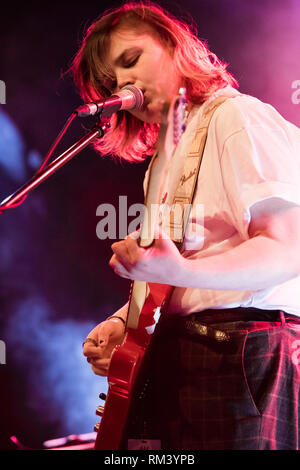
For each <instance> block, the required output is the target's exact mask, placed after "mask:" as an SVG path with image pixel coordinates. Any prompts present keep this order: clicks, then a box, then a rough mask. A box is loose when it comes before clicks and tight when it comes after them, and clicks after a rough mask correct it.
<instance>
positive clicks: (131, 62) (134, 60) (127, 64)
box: [123, 55, 140, 69]
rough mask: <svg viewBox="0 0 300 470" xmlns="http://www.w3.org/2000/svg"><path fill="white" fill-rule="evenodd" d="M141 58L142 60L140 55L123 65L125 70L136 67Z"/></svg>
mask: <svg viewBox="0 0 300 470" xmlns="http://www.w3.org/2000/svg"><path fill="white" fill-rule="evenodd" d="M139 58H140V55H138V56H137V57H135V58H134V59H133V60H129V61H126V62H124V63H123V67H124V69H130V68H131V67H134V66H135V65H136V63H137V62H138V60H139Z"/></svg>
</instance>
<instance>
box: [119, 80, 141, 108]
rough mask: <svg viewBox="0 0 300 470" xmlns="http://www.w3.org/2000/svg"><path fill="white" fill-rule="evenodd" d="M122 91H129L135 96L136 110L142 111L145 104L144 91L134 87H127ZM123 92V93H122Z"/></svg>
mask: <svg viewBox="0 0 300 470" xmlns="http://www.w3.org/2000/svg"><path fill="white" fill-rule="evenodd" d="M122 90H129V91H131V93H132V94H133V95H134V98H135V106H134V108H135V109H141V108H142V106H143V103H144V94H143V92H142V90H140V89H139V88H137V87H136V86H133V85H125V86H124V87H123V88H122ZM122 90H121V91H122Z"/></svg>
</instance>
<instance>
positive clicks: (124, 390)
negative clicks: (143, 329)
mask: <svg viewBox="0 0 300 470" xmlns="http://www.w3.org/2000/svg"><path fill="white" fill-rule="evenodd" d="M146 335H147V334H146ZM146 335H145V334H138V333H137V331H136V330H130V329H129V330H128V331H127V333H126V337H125V340H124V343H123V344H122V345H121V346H116V348H115V350H114V353H113V355H112V359H111V363H110V368H109V375H108V384H109V390H108V394H107V398H106V404H105V409H104V412H103V415H102V418H101V423H100V427H99V432H98V434H97V439H96V442H95V449H96V450H117V449H119V448H120V445H121V441H122V436H123V431H124V428H125V427H126V423H127V417H128V411H129V407H130V404H131V398H132V389H133V386H134V384H135V380H136V377H137V374H138V372H139V370H140V367H141V364H142V361H143V358H144V354H145V351H146V349H147V347H148V344H149V341H150V335H147V336H146Z"/></svg>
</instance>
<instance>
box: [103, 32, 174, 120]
mask: <svg viewBox="0 0 300 470" xmlns="http://www.w3.org/2000/svg"><path fill="white" fill-rule="evenodd" d="M151 33H152V31H151V30H150V28H148V30H146V29H143V30H133V29H129V28H128V27H120V28H119V29H117V30H115V31H114V32H113V33H112V34H111V36H110V48H109V52H108V57H107V60H108V63H109V66H110V67H111V69H112V71H113V73H114V75H115V77H116V79H115V81H114V83H110V84H108V87H109V88H110V91H111V92H117V91H119V90H120V89H121V88H122V87H124V86H125V85H126V84H131V85H134V86H136V87H137V88H140V89H141V90H142V91H143V93H144V98H145V101H144V105H143V109H142V110H132V111H130V112H131V113H132V114H133V115H134V116H136V117H137V118H139V119H141V120H142V121H145V122H151V123H160V122H162V121H163V120H165V113H164V110H165V108H166V107H165V104H169V103H170V102H171V100H172V98H173V97H175V96H176V95H177V94H178V90H179V88H180V86H181V82H182V80H181V77H179V75H178V73H177V72H176V71H175V67H174V61H173V58H172V55H171V52H170V51H169V50H168V49H167V48H166V47H164V46H163V45H162V44H161V43H160V41H159V40H158V39H157V38H156V37H155V34H153V33H152V34H151Z"/></svg>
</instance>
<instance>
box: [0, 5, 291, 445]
mask: <svg viewBox="0 0 300 470" xmlns="http://www.w3.org/2000/svg"><path fill="white" fill-rule="evenodd" d="M119 4H120V2H114V3H112V2H107V1H102V2H96V1H94V2H91V1H86V2H80V3H79V2H63V3H60V2H42V3H41V2H36V3H34V2H33V3H30V4H27V3H26V2H24V3H18V4H17V6H16V5H15V4H13V2H10V3H9V2H6V4H5V5H4V4H3V5H1V14H0V16H1V19H0V25H1V27H0V53H1V59H0V80H2V81H3V82H4V83H5V104H1V107H0V200H1V201H2V200H3V199H4V198H5V197H6V196H8V195H9V194H11V193H12V192H13V191H14V190H16V189H17V188H18V187H19V186H21V185H22V184H23V183H24V182H25V181H27V180H28V179H29V178H30V177H31V175H33V173H34V171H35V170H36V169H37V167H38V166H39V164H40V163H41V159H42V158H43V156H44V155H45V154H46V152H47V150H48V148H49V147H50V145H51V143H52V141H53V140H54V138H55V137H56V135H57V134H58V132H59V130H60V129H61V128H62V126H63V124H64V123H65V121H66V119H67V117H68V116H69V115H70V114H71V112H72V111H73V109H74V108H76V107H77V106H78V105H79V104H80V103H81V101H80V98H79V95H78V93H77V92H76V90H75V89H74V86H73V83H72V79H71V77H70V76H68V75H64V73H65V72H66V71H67V69H68V67H69V66H70V64H71V60H72V58H73V56H74V54H75V53H76V51H77V49H78V46H79V43H80V40H81V38H82V35H83V32H84V31H85V29H86V27H87V26H88V25H89V24H90V23H91V22H92V21H93V20H94V19H95V18H96V17H97V16H99V15H100V14H101V13H102V12H103V11H104V10H105V9H106V8H108V7H112V6H116V5H119ZM159 4H160V5H162V6H164V7H166V8H168V9H169V10H170V11H171V12H173V13H175V14H177V15H178V14H179V15H184V16H183V18H184V19H187V18H188V15H190V17H191V18H193V19H194V21H195V23H196V24H198V26H199V36H200V38H202V39H206V40H207V42H208V44H209V46H210V48H211V49H212V50H213V51H214V52H215V53H216V54H217V55H218V56H219V57H220V58H222V59H224V60H225V61H226V62H229V64H230V67H229V70H230V71H231V72H232V73H233V74H234V75H235V76H236V78H237V79H238V81H239V83H240V91H242V92H244V93H248V94H251V95H254V96H256V97H258V98H260V99H262V100H263V101H266V102H268V103H270V104H272V105H273V106H275V107H276V108H277V109H278V110H279V111H280V112H281V113H282V114H283V116H284V117H285V118H286V119H288V120H290V121H291V122H293V123H294V124H296V125H297V126H300V91H298V90H300V67H299V57H300V44H299V42H300V40H299V21H300V2H298V1H297V0H284V1H276V0H272V1H267V0H265V1H258V0H243V1H239V0H194V1H193V0H187V1H186V2H184V6H185V10H184V11H182V7H181V6H180V2H178V3H176V2H172V1H169V2H163V1H162V2H159ZM2 101H3V97H2ZM89 124H90V123H86V122H84V125H85V126H86V127H88V125H89ZM82 125H83V122H82V121H81V122H74V124H72V126H71V128H70V130H69V132H68V134H67V136H66V137H65V138H64V139H63V142H62V144H61V145H60V146H59V148H58V149H57V152H56V154H55V155H58V154H59V153H61V152H62V151H63V150H64V149H65V148H67V147H68V146H69V145H71V144H72V143H73V142H75V140H77V139H78V138H79V137H81V136H82V135H83V134H84V133H85V132H86V130H85V128H83V126H82ZM147 163H148V162H146V163H143V164H139V165H130V164H125V163H122V164H120V163H118V162H113V161H112V160H111V159H110V158H108V157H107V158H102V157H99V156H98V155H97V154H96V153H95V152H94V151H93V150H92V149H91V148H89V149H86V150H84V151H83V152H82V153H81V154H80V155H79V156H77V157H76V158H75V159H74V160H73V161H72V162H70V163H69V164H68V165H67V166H65V167H64V168H63V169H61V170H60V171H59V172H58V173H57V174H55V175H54V176H52V177H51V179H49V180H48V181H47V182H46V183H44V185H43V186H41V187H39V188H38V189H37V190H36V191H35V192H34V193H32V194H31V195H30V197H28V198H27V200H26V201H25V202H24V204H23V205H21V206H20V207H18V208H16V209H14V210H12V211H10V212H9V213H6V214H5V215H2V216H1V217H0V307H1V316H0V339H1V340H2V341H4V342H5V345H6V361H5V362H6V363H5V364H0V378H1V385H0V386H1V390H0V414H1V436H0V448H1V449H4V448H9V447H12V448H13V446H10V445H9V441H8V438H9V436H10V435H15V436H17V438H18V439H19V440H20V441H21V442H22V443H23V444H24V445H26V446H28V447H30V448H35V449H38V448H41V447H42V443H43V441H45V440H47V439H53V438H56V437H60V436H65V435H68V434H79V433H88V432H91V431H92V430H93V424H94V423H95V422H96V421H97V419H96V416H95V414H94V413H95V409H96V406H97V405H98V404H100V400H99V398H98V394H99V393H100V392H101V391H105V389H106V381H105V379H102V378H100V377H96V376H94V375H93V374H92V373H91V372H90V369H89V366H88V364H87V363H86V361H85V359H84V358H83V357H82V354H81V344H82V341H83V339H84V338H85V337H86V335H87V333H88V332H89V331H90V329H91V328H92V327H93V326H95V324H97V323H98V322H99V321H101V320H102V319H103V318H104V317H105V316H107V315H108V314H112V313H113V312H114V311H115V310H116V309H117V308H119V307H120V306H121V305H122V304H123V303H124V302H125V301H126V300H127V296H128V289H129V282H128V281H126V280H123V279H120V278H118V277H117V276H115V274H114V273H113V272H112V271H111V269H110V268H109V266H108V260H109V258H110V256H111V250H110V245H111V243H112V241H111V240H104V241H102V240H99V239H98V238H97V236H96V225H97V222H98V221H99V217H97V216H96V209H97V207H98V206H99V205H100V204H101V203H110V204H113V205H114V206H115V207H116V208H117V207H118V201H119V195H127V197H128V206H129V205H130V204H132V203H136V202H142V200H143V197H142V191H141V183H142V179H143V174H144V171H145V169H146V167H147ZM299 183H300V182H299Z"/></svg>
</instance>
